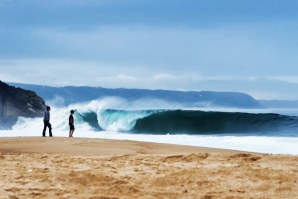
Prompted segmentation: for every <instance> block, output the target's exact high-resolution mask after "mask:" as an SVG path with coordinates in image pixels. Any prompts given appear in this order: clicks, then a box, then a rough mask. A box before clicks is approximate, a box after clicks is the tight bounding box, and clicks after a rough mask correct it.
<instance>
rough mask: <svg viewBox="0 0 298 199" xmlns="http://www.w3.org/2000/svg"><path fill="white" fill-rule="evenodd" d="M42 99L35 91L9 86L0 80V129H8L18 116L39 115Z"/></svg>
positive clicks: (40, 114) (42, 107)
mask: <svg viewBox="0 0 298 199" xmlns="http://www.w3.org/2000/svg"><path fill="white" fill-rule="evenodd" d="M44 110H45V102H44V100H43V99H42V98H41V97H39V96H37V95H36V93H35V92H33V91H29V90H24V89H21V88H16V87H13V86H9V85H7V84H6V83H4V82H1V81H0V129H9V128H11V127H12V125H13V124H15V122H16V121H17V118H18V117H19V116H23V117H30V118H31V117H41V116H42V115H43V112H44Z"/></svg>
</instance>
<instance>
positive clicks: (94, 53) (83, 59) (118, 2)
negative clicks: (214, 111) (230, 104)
mask: <svg viewBox="0 0 298 199" xmlns="http://www.w3.org/2000/svg"><path fill="white" fill-rule="evenodd" d="M297 9H298V1H296V0H283V1H281V0H162V1H158V0H26V1H25V0H0V80H2V81H5V82H18V83H29V84H40V85H51V86H68V85H72V86H79V85H85V86H100V87H107V88H147V89H169V90H185V91H187V90H192V91H201V90H211V91H236V92H245V93H248V94H250V95H252V96H253V97H254V98H256V99H291V100H298V56H297V55H298V37H297V35H298V12H297Z"/></svg>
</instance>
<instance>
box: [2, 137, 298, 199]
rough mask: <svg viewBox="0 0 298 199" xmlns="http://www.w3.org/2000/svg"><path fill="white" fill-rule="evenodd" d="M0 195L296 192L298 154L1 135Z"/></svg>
mask: <svg viewBox="0 0 298 199" xmlns="http://www.w3.org/2000/svg"><path fill="white" fill-rule="evenodd" d="M0 169H1V173H0V198H102V199H104V198H205V199H207V198H209V199H210V198H298V183H297V180H298V156H290V155H269V154H258V153H248V152H241V151H232V150H222V149H212V148H204V147H190V146H180V145H169V144H157V143H146V142H134V141H127V140H105V139H86V138H56V137H55V138H48V137H47V138H39V137H26V138H0Z"/></svg>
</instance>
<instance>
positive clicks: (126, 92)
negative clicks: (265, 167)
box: [10, 83, 262, 108]
mask: <svg viewBox="0 0 298 199" xmlns="http://www.w3.org/2000/svg"><path fill="white" fill-rule="evenodd" d="M10 84H11V85H14V86H17V87H21V88H24V89H28V90H33V91H35V92H36V93H37V94H38V95H39V96H41V97H43V99H44V100H46V101H50V100H53V99H55V98H57V97H58V98H61V99H63V104H60V105H63V106H67V105H69V104H71V103H79V102H86V101H90V100H94V99H100V98H105V97H119V98H122V99H125V100H128V101H134V100H141V99H158V100H163V101H166V102H168V103H179V104H181V105H183V106H186V107H233V108H260V107H262V105H261V104H260V103H259V102H258V101H257V100H255V99H254V98H253V97H251V96H250V95H248V94H245V93H240V92H213V91H172V90H148V89H124V88H117V89H109V88H102V87H73V86H66V87H50V86H40V85H30V84H19V83H10Z"/></svg>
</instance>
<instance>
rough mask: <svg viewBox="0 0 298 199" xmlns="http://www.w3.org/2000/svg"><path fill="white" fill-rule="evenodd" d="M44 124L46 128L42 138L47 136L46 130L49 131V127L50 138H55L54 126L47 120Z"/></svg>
mask: <svg viewBox="0 0 298 199" xmlns="http://www.w3.org/2000/svg"><path fill="white" fill-rule="evenodd" d="M43 124H44V126H43V131H42V136H43V137H45V136H46V129H47V127H48V128H49V134H50V137H52V136H53V135H52V125H51V124H50V122H49V121H47V120H44V121H43Z"/></svg>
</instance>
